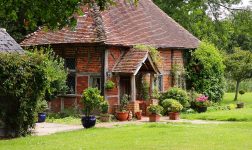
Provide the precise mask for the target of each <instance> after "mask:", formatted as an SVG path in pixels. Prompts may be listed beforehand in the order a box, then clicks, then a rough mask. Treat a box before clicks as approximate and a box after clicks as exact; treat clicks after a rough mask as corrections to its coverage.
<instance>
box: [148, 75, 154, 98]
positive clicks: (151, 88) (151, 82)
mask: <svg viewBox="0 0 252 150" xmlns="http://www.w3.org/2000/svg"><path fill="white" fill-rule="evenodd" d="M153 85H154V74H153V73H150V89H149V92H150V98H152V93H153Z"/></svg>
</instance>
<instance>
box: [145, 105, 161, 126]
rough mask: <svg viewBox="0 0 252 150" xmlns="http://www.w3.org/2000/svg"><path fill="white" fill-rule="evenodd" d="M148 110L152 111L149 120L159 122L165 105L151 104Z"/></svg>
mask: <svg viewBox="0 0 252 150" xmlns="http://www.w3.org/2000/svg"><path fill="white" fill-rule="evenodd" d="M147 110H148V111H149V112H150V115H149V121H150V122H157V121H160V117H161V115H160V113H161V111H162V110H163V107H162V106H160V105H150V106H149V107H148V108H147Z"/></svg>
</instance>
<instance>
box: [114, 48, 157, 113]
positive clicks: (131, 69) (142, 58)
mask: <svg viewBox="0 0 252 150" xmlns="http://www.w3.org/2000/svg"><path fill="white" fill-rule="evenodd" d="M113 73H114V74H116V75H117V76H119V80H120V81H119V87H120V89H119V93H120V94H119V95H120V97H122V96H123V95H124V94H127V95H129V96H130V98H129V101H130V103H129V106H128V109H129V110H130V111H132V112H133V113H135V112H137V111H139V110H140V107H139V103H140V102H141V101H143V100H151V99H152V98H153V97H152V93H153V90H154V81H155V78H156V77H158V75H160V74H161V72H160V71H159V69H158V67H157V66H156V64H155V62H153V59H152V57H151V55H150V53H149V52H148V51H147V50H146V51H145V50H138V49H131V50H129V51H128V52H127V53H126V54H125V55H124V56H123V57H122V58H121V60H120V61H119V63H118V64H117V65H115V67H114V68H113ZM143 83H145V84H148V89H146V88H147V87H145V89H144V90H145V92H143V91H141V88H143V87H142V85H143ZM146 90H147V91H146ZM143 94H145V95H143ZM146 94H147V95H146ZM143 112H145V110H143Z"/></svg>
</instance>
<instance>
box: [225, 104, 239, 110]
mask: <svg viewBox="0 0 252 150" xmlns="http://www.w3.org/2000/svg"><path fill="white" fill-rule="evenodd" d="M236 106H237V105H235V104H229V105H227V109H229V110H233V109H235V108H236Z"/></svg>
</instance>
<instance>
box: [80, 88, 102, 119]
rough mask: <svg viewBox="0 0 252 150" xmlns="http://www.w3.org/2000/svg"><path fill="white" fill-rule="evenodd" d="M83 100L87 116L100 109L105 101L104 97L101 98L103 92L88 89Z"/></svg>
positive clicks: (83, 95) (84, 92) (83, 94)
mask: <svg viewBox="0 0 252 150" xmlns="http://www.w3.org/2000/svg"><path fill="white" fill-rule="evenodd" d="M81 100H82V103H83V105H84V113H85V115H86V116H90V115H91V113H92V112H93V111H94V110H95V109H96V108H98V109H99V108H100V106H101V104H102V102H103V101H104V99H103V96H101V91H100V90H98V88H87V89H86V90H84V91H83V93H82V97H81Z"/></svg>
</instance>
